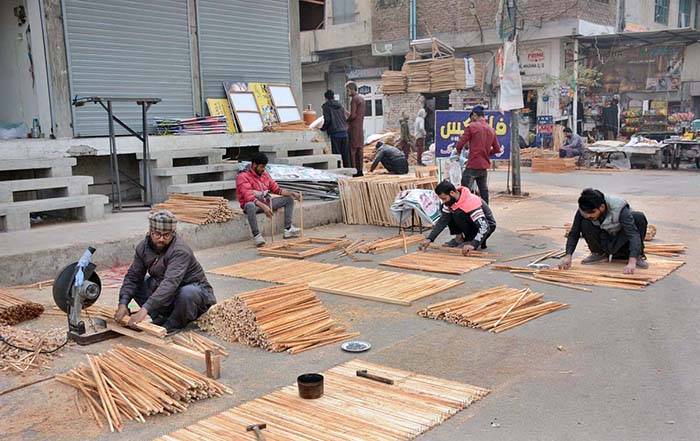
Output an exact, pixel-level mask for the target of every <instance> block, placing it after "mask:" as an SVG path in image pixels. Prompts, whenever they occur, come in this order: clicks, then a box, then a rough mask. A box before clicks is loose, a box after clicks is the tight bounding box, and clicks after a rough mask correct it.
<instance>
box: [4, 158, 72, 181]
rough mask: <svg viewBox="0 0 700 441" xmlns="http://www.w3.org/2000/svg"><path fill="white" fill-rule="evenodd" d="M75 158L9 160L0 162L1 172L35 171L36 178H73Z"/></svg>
mask: <svg viewBox="0 0 700 441" xmlns="http://www.w3.org/2000/svg"><path fill="white" fill-rule="evenodd" d="M77 163H78V161H77V159H75V158H57V159H9V160H2V161H0V172H13V171H34V172H35V173H36V175H35V176H34V177H35V178H59V177H66V176H71V175H72V174H73V169H72V167H73V166H75V164H77Z"/></svg>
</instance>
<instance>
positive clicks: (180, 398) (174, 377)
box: [56, 345, 232, 432]
mask: <svg viewBox="0 0 700 441" xmlns="http://www.w3.org/2000/svg"><path fill="white" fill-rule="evenodd" d="M87 360H88V365H87V366H86V365H84V364H82V363H81V364H80V365H79V366H78V367H77V368H75V369H73V370H71V371H70V372H68V373H67V374H66V375H57V376H56V379H57V380H58V381H60V382H62V383H65V384H68V385H70V386H73V387H75V388H76V389H78V390H80V391H81V392H82V393H83V396H84V398H85V399H86V400H87V403H88V407H89V408H90V411H91V412H92V415H93V416H94V417H95V420H96V421H97V424H98V425H99V426H100V427H103V423H102V419H105V420H106V421H107V424H108V425H109V428H110V430H111V431H112V432H114V431H115V430H117V431H120V432H121V430H122V427H123V426H122V424H123V422H124V420H132V421H134V420H135V421H141V422H145V419H144V418H145V417H146V416H149V415H155V414H165V415H170V414H173V413H178V412H183V411H185V410H186V409H187V405H188V404H189V403H191V402H193V401H197V400H202V399H205V398H209V397H215V396H221V395H223V394H224V393H229V394H230V393H232V391H231V390H230V389H229V388H227V387H226V386H224V385H223V384H221V383H218V382H216V381H214V380H210V379H209V378H207V377H205V376H204V375H202V374H199V373H198V372H197V371H195V370H192V369H190V368H188V367H186V366H183V365H181V364H179V363H177V362H175V361H173V360H172V359H171V358H169V357H167V356H165V355H163V354H161V353H160V352H152V351H149V350H147V349H143V348H129V347H126V346H122V345H118V346H117V347H115V348H114V349H112V350H111V351H108V352H106V353H104V354H100V355H88V356H87Z"/></svg>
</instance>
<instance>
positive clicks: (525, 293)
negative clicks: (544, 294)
mask: <svg viewBox="0 0 700 441" xmlns="http://www.w3.org/2000/svg"><path fill="white" fill-rule="evenodd" d="M529 292H530V290H529V289H526V290H524V291H523V293H522V295H521V296H520V297H518V300H516V301H515V303H513V305H512V306H511V307H510V308H508V311H506V312H504V313H503V315H502V316H501V318H499V319H498V321H497V322H496V323H495V324H494V325H493V326H492V327H493V328H495V327H497V326H498V325H499V324H500V323H501V321H503V319H504V318H506V316H507V315H508V314H509V313H510V312H511V311H512V310H513V308H515V307H516V306H518V304H519V303H520V301H521V300H522V299H523V297H525V296H526V295H527V294H528V293H529Z"/></svg>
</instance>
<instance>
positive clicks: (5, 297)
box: [0, 290, 44, 325]
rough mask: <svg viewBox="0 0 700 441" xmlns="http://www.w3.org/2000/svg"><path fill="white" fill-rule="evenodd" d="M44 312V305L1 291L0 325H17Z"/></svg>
mask: <svg viewBox="0 0 700 441" xmlns="http://www.w3.org/2000/svg"><path fill="white" fill-rule="evenodd" d="M43 312H44V307H43V306H42V305H40V304H38V303H34V302H32V301H29V300H26V299H23V298H20V297H17V296H14V295H12V294H10V293H9V292H7V291H2V290H0V325H16V324H17V323H21V322H23V321H25V320H31V319H33V318H36V317H39V316H40V315H41V313H43Z"/></svg>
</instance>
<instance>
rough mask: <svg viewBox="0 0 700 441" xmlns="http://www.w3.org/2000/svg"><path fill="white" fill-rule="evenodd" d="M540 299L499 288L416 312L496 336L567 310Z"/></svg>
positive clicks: (516, 290) (559, 304) (517, 290)
mask: <svg viewBox="0 0 700 441" xmlns="http://www.w3.org/2000/svg"><path fill="white" fill-rule="evenodd" d="M542 297H543V295H542V294H539V293H536V292H532V291H531V290H530V289H529V288H527V289H515V288H508V287H507V286H505V285H502V286H497V287H495V288H490V289H487V290H484V291H479V292H477V293H474V294H472V295H469V296H465V297H460V298H458V299H453V300H448V301H445V302H441V303H435V304H433V305H429V306H428V307H427V308H425V309H422V310H420V311H418V315H419V316H421V317H426V318H431V319H434V320H444V321H447V322H450V323H456V324H458V325H461V326H468V327H470V328H479V329H483V330H485V331H489V332H495V333H499V332H503V331H507V330H508V329H511V328H514V327H516V326H520V325H522V324H523V323H526V322H529V321H531V320H534V319H536V318H539V317H542V316H543V315H546V314H549V313H551V312H554V311H558V310H560V309H563V308H566V307H568V306H569V305H567V304H564V303H558V302H551V301H550V302H545V301H543V300H542Z"/></svg>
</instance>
